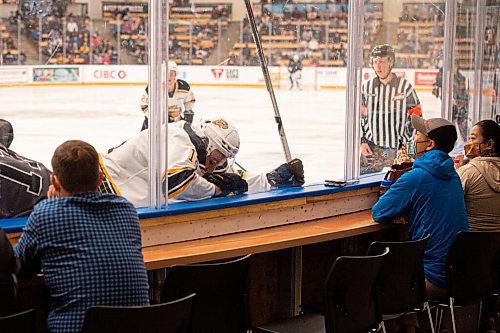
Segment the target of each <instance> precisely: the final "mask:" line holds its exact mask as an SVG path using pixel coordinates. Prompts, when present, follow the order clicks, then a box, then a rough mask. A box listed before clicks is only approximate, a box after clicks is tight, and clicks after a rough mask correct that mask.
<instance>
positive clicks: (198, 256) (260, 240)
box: [142, 210, 391, 270]
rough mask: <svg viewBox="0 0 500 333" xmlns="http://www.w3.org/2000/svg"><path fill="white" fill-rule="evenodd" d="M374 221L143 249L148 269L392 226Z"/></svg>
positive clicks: (337, 220)
mask: <svg viewBox="0 0 500 333" xmlns="http://www.w3.org/2000/svg"><path fill="white" fill-rule="evenodd" d="M390 226H391V224H379V223H376V222H374V221H373V220H372V217H371V210H365V211H362V212H358V213H352V214H346V215H341V216H335V217H328V218H323V219H318V220H315V221H310V222H302V223H295V224H289V225H285V226H279V227H273V228H267V229H260V230H255V231H248V232H241V233H235V234H231V235H224V236H217V237H211V238H205V239H199V240H192V241H186V242H179V243H172V244H165V245H156V246H151V247H146V248H143V250H142V253H143V255H144V262H145V263H146V267H147V269H148V270H151V269H159V268H163V267H168V266H171V265H174V264H190V263H197V262H205V261H211V260H219V259H226V258H231V257H236V256H241V255H245V254H248V253H262V252H269V251H276V250H281V249H286V248H291V247H296V246H302V245H307V244H313V243H319V242H325V241H330V240H334V239H340V238H345V237H351V236H354V235H360V234H364V233H369V232H374V231H378V230H382V229H384V228H387V227H390Z"/></svg>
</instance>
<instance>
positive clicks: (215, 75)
mask: <svg viewBox="0 0 500 333" xmlns="http://www.w3.org/2000/svg"><path fill="white" fill-rule="evenodd" d="M394 72H395V73H396V74H397V75H399V76H403V77H405V78H407V79H408V80H409V81H410V82H411V83H412V84H414V85H415V87H416V88H417V90H430V89H431V88H432V85H433V84H434V82H435V78H436V74H437V70H432V69H431V70H418V69H395V70H394ZM269 73H270V75H271V80H272V82H273V86H274V87H275V88H276V89H286V88H288V86H289V81H288V80H289V79H288V78H289V76H288V71H287V69H286V67H269ZM373 75H374V74H373V71H372V70H371V69H369V68H367V69H366V70H364V72H363V80H364V81H366V80H368V79H369V78H371V77H373ZM178 78H180V79H184V80H186V81H188V82H189V83H190V84H191V85H193V86H226V87H228V86H229V87H248V88H255V87H258V88H261V87H265V81H264V78H263V75H262V72H261V69H260V67H257V66H252V67H251V66H245V67H242V66H228V67H224V66H222V67H221V66H179V73H178ZM147 81H148V67H147V66H145V65H116V66H102V65H101V66H99V65H95V66H93V65H46V66H44V65H39V66H3V67H0V86H3V87H6V86H12V85H81V84H89V85H134V84H137V85H144V84H146V83H147ZM346 81H347V70H346V68H344V67H306V68H304V69H303V71H302V82H303V87H304V88H305V89H318V90H319V89H345V88H346Z"/></svg>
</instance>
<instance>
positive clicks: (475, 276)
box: [446, 231, 500, 305]
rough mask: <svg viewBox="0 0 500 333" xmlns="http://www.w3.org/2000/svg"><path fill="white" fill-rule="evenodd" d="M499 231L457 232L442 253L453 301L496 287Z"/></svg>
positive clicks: (499, 271) (499, 261)
mask: <svg viewBox="0 0 500 333" xmlns="http://www.w3.org/2000/svg"><path fill="white" fill-rule="evenodd" d="M499 281H500V231H467V232H459V233H458V234H457V235H456V237H455V240H454V241H453V244H452V245H451V247H450V249H449V250H448V255H447V257H446V288H447V290H448V296H449V297H453V298H454V299H455V304H457V305H460V304H468V303H473V302H475V301H477V300H481V299H483V298H485V297H488V296H490V295H492V294H494V293H497V292H498V291H499Z"/></svg>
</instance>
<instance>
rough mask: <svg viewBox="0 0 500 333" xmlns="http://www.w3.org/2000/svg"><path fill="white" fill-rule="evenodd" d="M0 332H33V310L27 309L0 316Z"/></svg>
mask: <svg viewBox="0 0 500 333" xmlns="http://www.w3.org/2000/svg"><path fill="white" fill-rule="evenodd" d="M0 332H2V333H11V332H12V333H31V332H35V310H33V309H29V310H26V311H23V312H19V313H15V314H12V315H9V316H5V317H0Z"/></svg>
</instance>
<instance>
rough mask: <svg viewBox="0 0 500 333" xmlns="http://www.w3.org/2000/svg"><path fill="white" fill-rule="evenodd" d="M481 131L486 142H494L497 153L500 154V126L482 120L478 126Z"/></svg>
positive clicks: (490, 121)
mask: <svg viewBox="0 0 500 333" xmlns="http://www.w3.org/2000/svg"><path fill="white" fill-rule="evenodd" d="M474 126H478V127H479V128H480V129H481V135H482V136H483V139H484V142H486V141H488V140H493V142H494V146H495V151H494V152H495V153H496V154H500V125H498V124H497V123H496V122H494V121H493V120H481V121H480V122H478V123H477V124H476V125H474Z"/></svg>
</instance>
